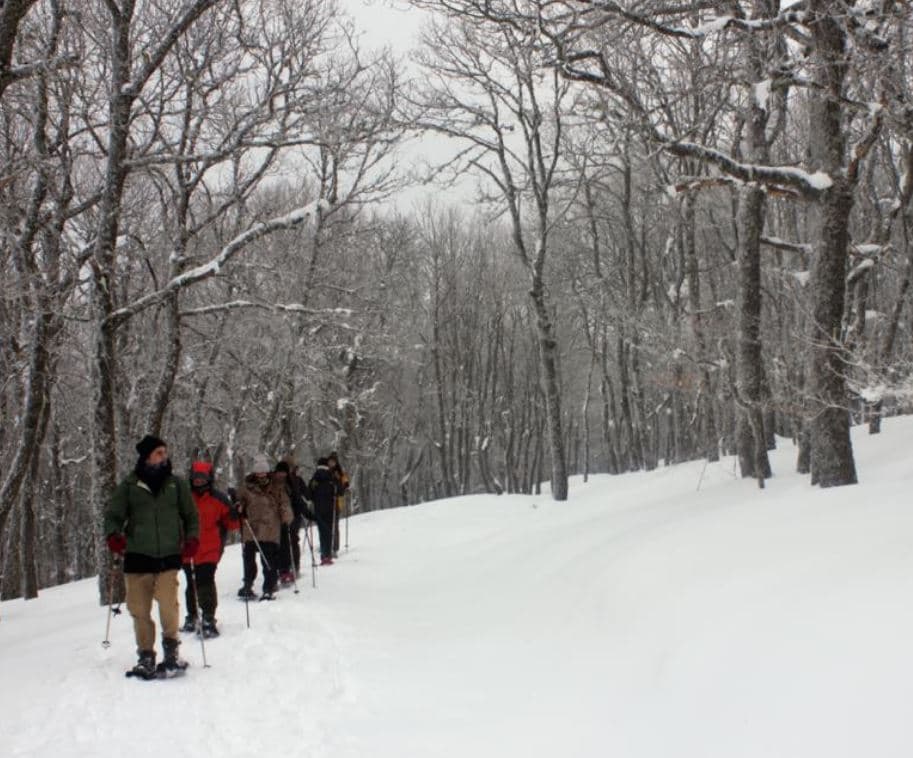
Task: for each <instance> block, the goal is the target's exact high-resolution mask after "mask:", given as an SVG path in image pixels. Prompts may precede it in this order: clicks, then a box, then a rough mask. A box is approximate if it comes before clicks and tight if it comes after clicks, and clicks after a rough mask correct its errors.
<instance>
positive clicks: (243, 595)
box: [238, 587, 257, 600]
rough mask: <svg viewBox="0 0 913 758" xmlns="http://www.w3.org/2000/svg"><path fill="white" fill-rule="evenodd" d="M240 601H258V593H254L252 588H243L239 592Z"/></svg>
mask: <svg viewBox="0 0 913 758" xmlns="http://www.w3.org/2000/svg"><path fill="white" fill-rule="evenodd" d="M238 599H240V600H256V599H257V593H256V592H254V591H253V590H252V589H251V588H250V587H242V588H241V589H239V590H238Z"/></svg>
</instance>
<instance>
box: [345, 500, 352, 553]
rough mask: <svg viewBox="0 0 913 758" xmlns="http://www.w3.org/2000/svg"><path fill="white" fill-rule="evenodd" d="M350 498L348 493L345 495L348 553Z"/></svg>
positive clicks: (347, 544) (347, 548)
mask: <svg viewBox="0 0 913 758" xmlns="http://www.w3.org/2000/svg"><path fill="white" fill-rule="evenodd" d="M351 499H352V498H351V496H350V495H349V493H348V492H347V493H346V552H347V553H348V552H349V502H350V501H351Z"/></svg>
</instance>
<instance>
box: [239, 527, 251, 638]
mask: <svg viewBox="0 0 913 758" xmlns="http://www.w3.org/2000/svg"><path fill="white" fill-rule="evenodd" d="M241 560H242V561H243V560H244V542H241ZM251 584H253V582H251ZM244 615H245V616H246V617H247V628H248V629H250V593H249V592H248V591H247V567H246V566H245V567H244Z"/></svg>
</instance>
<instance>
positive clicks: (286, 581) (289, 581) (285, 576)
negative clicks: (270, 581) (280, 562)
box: [279, 571, 295, 587]
mask: <svg viewBox="0 0 913 758" xmlns="http://www.w3.org/2000/svg"><path fill="white" fill-rule="evenodd" d="M294 583H295V575H294V574H293V573H292V572H291V571H283V572H282V573H281V574H279V584H281V585H282V586H283V587H290V586H291V585H293V584H294Z"/></svg>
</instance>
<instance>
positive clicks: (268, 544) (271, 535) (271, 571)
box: [237, 455, 292, 600]
mask: <svg viewBox="0 0 913 758" xmlns="http://www.w3.org/2000/svg"><path fill="white" fill-rule="evenodd" d="M237 497H238V515H239V516H240V518H241V538H242V539H243V540H244V550H243V556H244V586H243V587H241V589H240V590H239V591H238V597H241V598H245V597H246V598H251V597H256V595H255V594H254V591H253V586H254V580H255V579H256V578H257V563H256V557H257V553H258V552H259V553H260V563H261V564H262V565H263V595H262V597H261V599H262V600H272V599H273V597H274V596H275V593H276V589H277V587H278V571H277V567H278V565H279V533H280V529H281V528H282V525H283V524H286V525H287V524H290V523H291V522H292V508H291V505H290V504H289V499H288V494H287V493H286V491H285V485H284V483H282V482H279V481H276V480H274V479H273V477H272V474H271V466H270V464H269V460H268V459H267V458H266V456H265V455H258V456H256V457H255V458H254V464H253V466H252V470H251V473H250V474H248V476H246V477H245V478H244V483H243V484H241V485H240V486H239V487H238V493H237Z"/></svg>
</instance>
